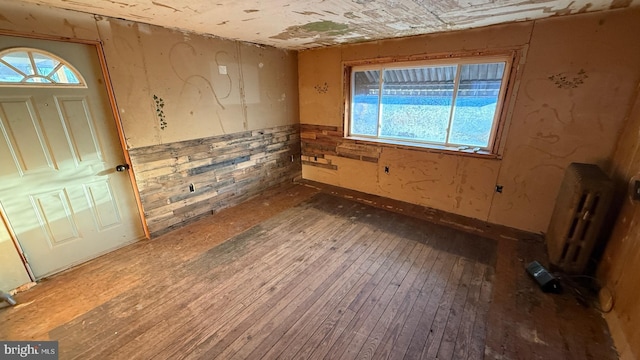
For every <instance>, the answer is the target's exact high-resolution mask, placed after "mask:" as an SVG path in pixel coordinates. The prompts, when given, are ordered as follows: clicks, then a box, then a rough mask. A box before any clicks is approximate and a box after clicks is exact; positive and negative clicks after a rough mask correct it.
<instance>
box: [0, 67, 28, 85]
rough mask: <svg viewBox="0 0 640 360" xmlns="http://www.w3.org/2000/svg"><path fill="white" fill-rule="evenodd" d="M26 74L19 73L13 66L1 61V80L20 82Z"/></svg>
mask: <svg viewBox="0 0 640 360" xmlns="http://www.w3.org/2000/svg"><path fill="white" fill-rule="evenodd" d="M23 78H24V75H22V74H18V73H17V72H15V70H13V69H12V68H10V67H8V66H7V65H5V64H2V63H0V81H2V82H20V81H22V79H23Z"/></svg>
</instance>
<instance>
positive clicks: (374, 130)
mask: <svg viewBox="0 0 640 360" xmlns="http://www.w3.org/2000/svg"><path fill="white" fill-rule="evenodd" d="M379 81H380V71H378V70H365V71H354V72H353V88H352V90H351V91H352V94H351V95H352V96H351V99H352V100H351V101H352V102H351V134H354V135H369V136H376V135H378V92H379V88H380V85H379Z"/></svg>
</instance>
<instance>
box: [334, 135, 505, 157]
mask: <svg viewBox="0 0 640 360" xmlns="http://www.w3.org/2000/svg"><path fill="white" fill-rule="evenodd" d="M344 138H345V139H348V140H353V141H355V142H356V143H358V144H371V145H374V144H375V145H378V146H382V147H387V148H394V149H406V150H416V151H425V152H431V153H440V154H449V155H459V156H469V157H476V158H482V159H496V160H499V159H502V156H501V155H499V154H495V153H492V152H490V151H488V150H478V151H473V149H472V148H471V149H459V148H456V147H448V146H442V145H435V144H421V143H410V142H405V141H399V140H389V139H384V140H383V139H373V138H368V137H359V136H345V137H344Z"/></svg>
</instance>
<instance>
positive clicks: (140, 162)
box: [130, 125, 301, 235]
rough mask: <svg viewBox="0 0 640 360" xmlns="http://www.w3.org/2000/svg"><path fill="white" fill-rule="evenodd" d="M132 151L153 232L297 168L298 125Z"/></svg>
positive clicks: (289, 176)
mask: <svg viewBox="0 0 640 360" xmlns="http://www.w3.org/2000/svg"><path fill="white" fill-rule="evenodd" d="M130 156H131V161H132V164H133V170H134V172H135V174H136V180H137V182H138V187H139V190H140V196H141V198H142V205H143V207H144V213H145V217H146V220H147V224H148V226H149V230H150V232H151V233H152V234H153V235H158V234H161V233H164V232H167V231H169V230H171V229H172V228H175V227H178V226H180V225H181V224H183V223H185V222H188V221H190V220H193V219H197V218H198V217H200V216H201V215H205V214H211V213H212V212H216V211H218V210H220V209H223V208H226V207H229V206H233V205H235V204H238V203H240V202H242V201H244V200H246V199H247V198H249V197H251V196H252V195H255V194H257V193H259V192H260V191H262V190H264V189H265V188H267V187H269V186H272V185H275V184H278V183H281V182H284V181H287V180H291V179H293V178H294V177H296V176H299V175H300V172H301V165H300V161H299V156H300V134H299V130H298V126H297V125H291V126H280V127H274V128H269V129H263V130H255V131H244V132H240V133H235V134H228V135H222V136H215V137H209V138H204V139H197V140H189V141H181V142H175V143H170V144H162V145H154V146H148V147H143V148H137V149H132V150H130ZM190 184H193V186H194V187H195V191H194V192H190V191H189V186H190Z"/></svg>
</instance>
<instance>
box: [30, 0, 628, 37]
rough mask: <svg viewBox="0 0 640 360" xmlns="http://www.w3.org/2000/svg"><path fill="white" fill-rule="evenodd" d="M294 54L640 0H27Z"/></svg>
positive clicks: (624, 5)
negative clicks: (288, 50)
mask: <svg viewBox="0 0 640 360" xmlns="http://www.w3.org/2000/svg"><path fill="white" fill-rule="evenodd" d="M23 1H25V2H31V3H36V4H44V5H49V6H53V7H57V8H64V9H71V10H78V11H82V12H88V13H92V14H98V15H105V16H111V17H116V18H122V19H127V20H133V21H138V22H143V23H149V24H154V25H160V26H164V27H168V28H177V29H181V30H187V31H194V32H197V33H204V34H211V35H216V36H220V37H224V38H228V39H234V40H241V41H247V42H252V43H257V44H263V45H270V46H275V47H278V48H286V49H307V48H313V47H318V46H325V45H334V44H343V43H350V42H360V41H366V40H376V39H384V38H394V37H403V36H410V35H419V34H426V33H433V32H441V31H449V30H459V29H467V28H473V27H480V26H486V25H492V24H498V23H504V22H512V21H522V20H530V19H539V18H544V17H549V16H559V15H570V14H575V13H581V12H587V11H600V10H606V9H615V8H623V7H630V6H640V0H313V1H309V0H269V1H260V0H218V1H212V0H189V1H185V0H73V1H72V0H23Z"/></svg>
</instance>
